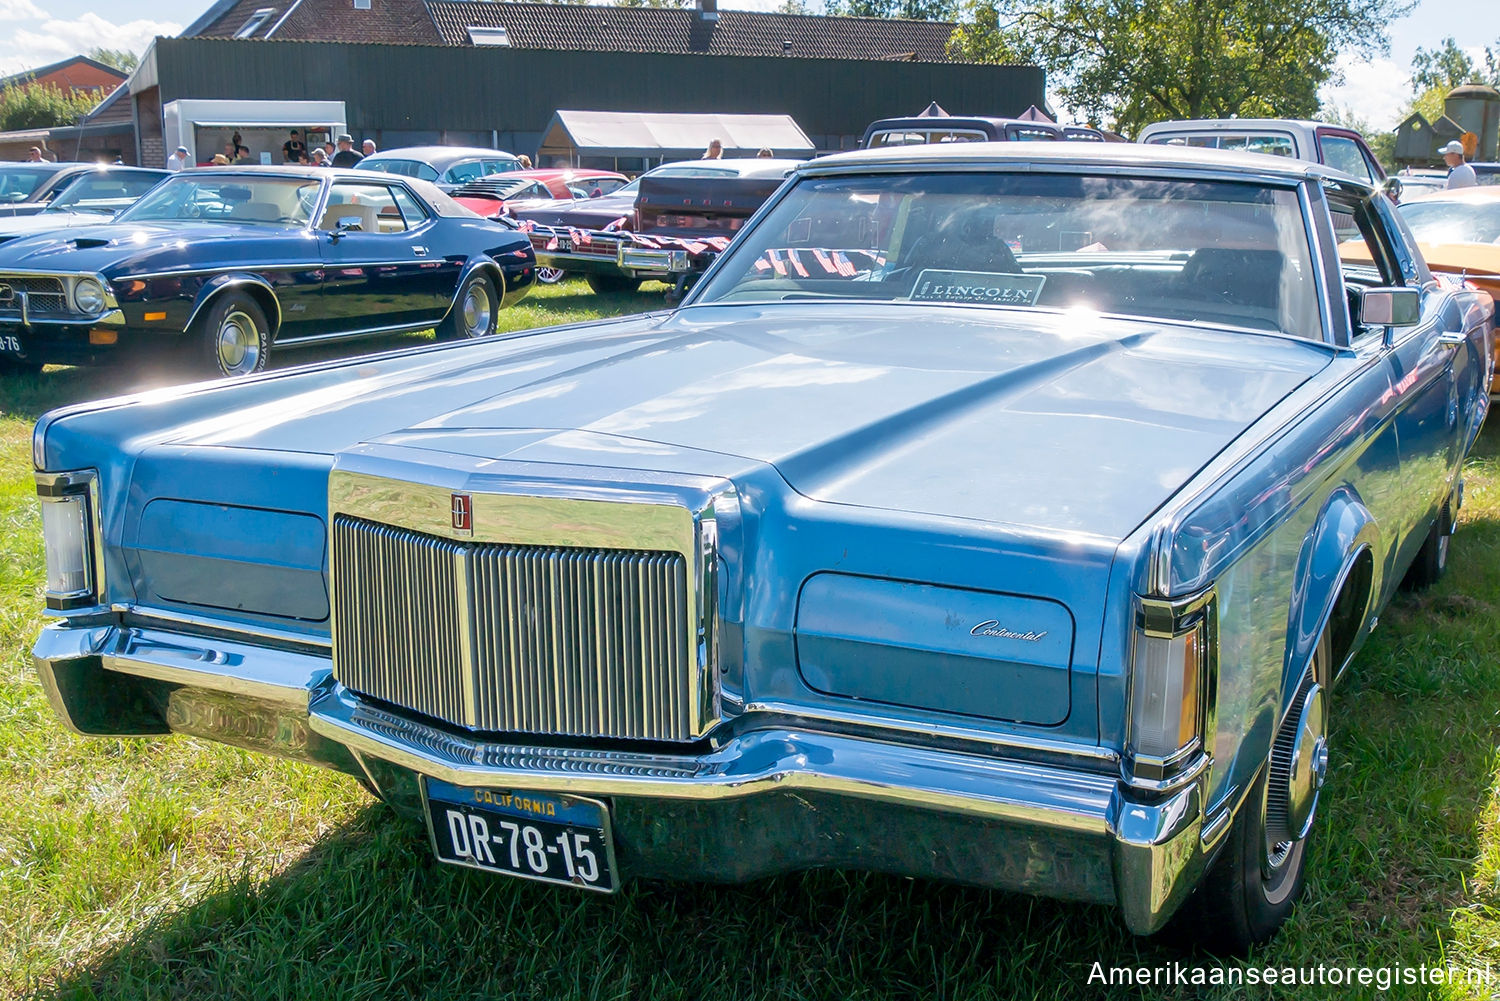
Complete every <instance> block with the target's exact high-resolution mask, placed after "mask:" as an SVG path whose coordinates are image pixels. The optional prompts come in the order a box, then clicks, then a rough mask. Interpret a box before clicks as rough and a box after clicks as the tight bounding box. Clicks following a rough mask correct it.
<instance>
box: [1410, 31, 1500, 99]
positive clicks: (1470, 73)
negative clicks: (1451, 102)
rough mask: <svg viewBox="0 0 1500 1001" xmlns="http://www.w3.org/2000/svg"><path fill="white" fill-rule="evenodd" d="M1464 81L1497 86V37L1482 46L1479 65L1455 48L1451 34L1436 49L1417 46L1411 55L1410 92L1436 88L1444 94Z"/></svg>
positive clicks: (1499, 75)
mask: <svg viewBox="0 0 1500 1001" xmlns="http://www.w3.org/2000/svg"><path fill="white" fill-rule="evenodd" d="M1466 83H1487V84H1489V85H1490V86H1491V87H1500V40H1496V42H1495V44H1494V46H1493V47H1492V46H1485V49H1484V65H1483V66H1482V67H1481V66H1479V65H1477V64H1476V63H1475V62H1474V60H1473V59H1471V58H1470V57H1469V54H1468V53H1467V52H1465V51H1464V50H1463V49H1461V48H1459V47H1458V43H1457V42H1456V41H1454V40H1453V37H1452V36H1451V35H1450V36H1449V37H1447V38H1445V39H1443V44H1442V45H1440V46H1438V47H1437V48H1435V49H1418V50H1417V52H1416V55H1414V56H1412V57H1411V92H1412V94H1414V95H1420V94H1422V93H1423V92H1424V91H1429V90H1433V89H1438V88H1441V89H1442V91H1443V92H1444V93H1447V92H1448V91H1450V90H1452V89H1453V88H1454V87H1457V86H1460V85H1461V84H1466Z"/></svg>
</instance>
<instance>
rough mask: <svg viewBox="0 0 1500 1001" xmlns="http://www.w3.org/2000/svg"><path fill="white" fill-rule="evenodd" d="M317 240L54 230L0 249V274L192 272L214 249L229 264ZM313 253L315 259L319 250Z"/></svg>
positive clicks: (150, 228) (261, 234)
mask: <svg viewBox="0 0 1500 1001" xmlns="http://www.w3.org/2000/svg"><path fill="white" fill-rule="evenodd" d="M18 221H19V220H18ZM0 225H3V223H0ZM313 238H314V237H313V234H312V233H311V232H310V231H308V230H303V229H282V228H279V227H273V226H255V225H248V226H234V225H222V224H217V223H200V222H174V223H116V222H110V223H107V224H106V225H96V226H89V227H88V228H87V229H86V230H85V231H83V232H81V233H79V232H74V231H72V230H71V229H50V228H49V230H48V231H47V232H44V233H38V234H36V235H35V236H27V237H23V238H20V239H16V240H11V241H9V242H7V243H5V244H3V245H0V268H7V267H14V268H37V269H52V268H56V269H58V270H61V271H104V272H106V273H108V274H110V275H111V277H115V276H116V273H123V272H125V271H129V270H131V269H132V267H133V266H134V265H138V264H147V265H149V266H150V267H151V268H153V269H159V270H169V269H171V268H174V267H191V266H193V264H194V263H195V262H196V263H197V264H198V265H200V266H201V264H202V263H203V262H204V261H205V260H207V259H209V257H210V255H212V254H215V252H214V251H212V250H210V249H209V246H210V245H213V244H217V245H219V246H221V247H222V248H223V253H222V256H223V257H224V258H225V259H228V260H235V261H240V260H253V259H254V258H256V257H257V256H260V255H263V254H266V253H273V251H272V250H271V249H270V248H272V247H284V246H285V245H286V243H287V241H289V240H298V239H305V240H308V241H312V240H313ZM283 253H284V251H283ZM309 253H311V254H312V255H313V256H314V257H316V254H317V249H316V246H314V247H313V248H312V249H311V250H310V251H309Z"/></svg>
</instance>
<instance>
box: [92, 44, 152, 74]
mask: <svg viewBox="0 0 1500 1001" xmlns="http://www.w3.org/2000/svg"><path fill="white" fill-rule="evenodd" d="M84 55H86V56H88V57H89V58H90V59H92V60H94V62H96V63H103V64H104V65H106V66H113V67H114V68H115V69H117V70H119V71H120V72H121V73H129V72H131V71H132V70H134V69H135V68H136V67H137V66H139V65H140V64H141V57H140V56H138V55H136V54H135V53H134V52H131V51H130V50H129V49H106V48H103V47H100V48H97V49H90V50H89V51H87V52H85V53H84Z"/></svg>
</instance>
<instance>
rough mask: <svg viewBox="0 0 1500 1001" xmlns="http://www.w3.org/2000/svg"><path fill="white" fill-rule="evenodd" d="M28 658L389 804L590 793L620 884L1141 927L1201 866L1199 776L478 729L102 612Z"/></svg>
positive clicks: (142, 725) (76, 699) (81, 720)
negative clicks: (1180, 781) (870, 878)
mask: <svg viewBox="0 0 1500 1001" xmlns="http://www.w3.org/2000/svg"><path fill="white" fill-rule="evenodd" d="M88 622H92V623H94V624H93V625H89V624H87V623H88ZM34 652H35V658H36V664H37V669H38V672H39V674H40V676H41V679H42V684H43V687H44V689H45V690H46V692H47V695H48V698H49V699H50V700H51V702H52V704H53V706H54V708H55V709H56V710H57V712H58V714H59V715H60V716H61V717H62V718H63V720H64V721H65V722H66V723H68V725H69V726H71V727H72V728H73V729H75V730H77V731H78V732H80V733H84V734H99V735H104V734H129V735H149V734H165V733H173V732H176V733H185V734H191V735H195V736H199V737H205V738H208V739H212V740H218V741H222V742H225V743H229V744H234V745H237V746H241V747H246V748H249V749H252V750H259V751H265V752H269V753H274V754H279V755H282V756H286V757H291V758H296V759H300V760H305V761H311V762H315V763H318V764H322V765H325V766H329V767H333V768H337V769H340V770H343V771H346V772H349V773H351V774H354V775H356V776H358V777H360V778H362V779H363V780H365V781H366V782H367V783H369V784H370V785H371V786H372V787H374V788H375V789H376V790H378V791H379V793H380V795H381V796H382V797H383V798H385V799H386V800H387V801H388V802H390V803H391V804H392V805H393V806H395V807H397V808H398V809H402V810H403V812H409V813H415V812H417V811H418V810H419V808H420V779H419V776H423V775H425V776H430V777H432V778H437V779H442V780H444V781H447V782H451V783H454V784H457V785H462V786H472V787H487V788H499V789H505V790H514V791H530V792H539V793H570V794H574V795H578V796H587V797H590V798H593V799H599V800H603V801H604V802H606V803H607V804H608V807H609V811H610V815H611V822H612V826H613V830H614V837H615V842H616V844H615V850H616V855H617V857H618V859H619V862H620V864H621V867H622V869H623V870H624V871H625V872H626V873H627V874H634V875H637V876H660V877H669V878H675V879H687V880H704V881H714V882H738V881H744V880H749V879H754V878H758V877H762V876H767V875H773V874H776V873H782V872H791V871H796V870H800V869H809V868H817V867H834V868H849V869H866V870H875V871H883V872H891V873H898V874H902V875H909V876H917V877H925V878H933V879H942V880H952V881H956V882H962V883H968V884H974V885H980V886H988V887H995V888H999V889H1006V890H1013V891H1019V892H1025V893H1034V894H1040V895H1045V896H1052V897H1058V898H1062V899H1069V900H1081V901H1092V902H1097V903H1104V904H1115V905H1117V906H1119V907H1120V909H1121V911H1122V912H1123V914H1124V917H1125V921H1126V923H1127V925H1128V926H1129V927H1130V928H1131V929H1132V930H1133V931H1135V932H1137V933H1142V934H1144V933H1149V932H1152V931H1155V930H1157V929H1158V928H1160V927H1161V925H1162V924H1163V923H1164V922H1165V921H1166V920H1167V918H1168V917H1170V916H1171V914H1172V913H1173V912H1174V911H1175V910H1176V908H1177V906H1178V905H1179V904H1180V903H1181V902H1182V900H1183V899H1184V898H1185V896H1186V895H1187V894H1188V893H1189V892H1190V891H1191V889H1192V887H1193V886H1194V885H1195V884H1196V883H1197V881H1198V877H1199V875H1200V874H1201V871H1202V869H1203V866H1204V864H1205V861H1206V853H1205V851H1204V849H1203V846H1202V842H1201V840H1200V838H1201V832H1202V828H1203V811H1202V804H1203V800H1202V794H1203V784H1202V779H1201V777H1200V778H1199V779H1197V780H1195V781H1193V782H1191V783H1189V784H1187V785H1186V786H1184V787H1182V788H1178V789H1176V790H1174V791H1172V792H1170V793H1168V794H1164V795H1160V796H1156V797H1149V798H1148V797H1144V796H1142V795H1141V794H1139V793H1137V792H1134V791H1131V790H1129V789H1127V788H1126V787H1125V786H1123V785H1122V784H1121V783H1120V781H1119V780H1118V776H1117V773H1116V772H1115V770H1114V768H1113V767H1112V766H1107V765H1106V763H1105V761H1104V760H1103V759H1101V760H1100V761H1099V762H1098V763H1097V764H1098V767H1097V769H1096V770H1092V771H1091V770H1085V769H1083V768H1075V767H1063V766H1059V765H1056V764H1044V763H1039V762H1027V761H1018V760H1011V759H1008V758H998V757H995V756H993V755H991V754H982V753H975V752H974V751H967V750H954V749H952V748H938V747H926V746H917V745H915V744H913V743H912V742H911V741H910V740H909V739H903V740H898V739H895V737H894V736H893V735H865V734H855V733H851V732H844V733H840V732H831V731H828V730H823V729H818V728H814V727H811V726H809V725H807V724H806V723H805V722H800V721H798V720H797V719H796V718H795V717H788V716H781V715H771V714H766V715H765V717H764V718H763V719H752V718H750V717H746V718H742V719H741V721H740V725H739V726H738V727H737V728H736V731H735V733H734V734H733V735H732V736H729V737H726V738H725V739H724V740H722V741H721V742H717V743H709V742H704V743H703V744H701V745H695V746H694V747H693V748H692V749H691V750H688V751H683V752H672V753H668V752H666V751H662V750H649V751H643V750H634V749H622V748H619V747H618V746H615V747H609V748H606V747H592V748H584V747H576V746H575V747H556V746H544V745H531V744H520V743H504V742H490V741H485V740H483V739H478V738H476V737H473V736H471V735H468V734H465V733H459V732H456V731H454V730H451V729H447V728H442V727H438V726H435V725H432V724H429V723H426V722H423V721H421V720H418V719H414V718H411V717H409V716H406V715H403V714H401V713H399V712H396V711H392V710H390V709H388V708H385V707H382V706H379V705H375V704H372V703H369V702H367V701H366V700H363V699H361V698H360V697H359V696H357V695H356V694H354V693H352V692H350V691H349V690H347V689H345V688H343V686H341V685H339V684H338V683H337V682H336V681H335V680H334V679H333V677H332V674H331V670H330V661H329V659H328V658H327V657H326V656H322V655H319V653H318V652H316V651H309V650H305V649H304V650H297V649H293V648H291V647H290V646H289V647H288V648H287V649H271V648H268V647H266V646H260V645H251V644H248V643H244V642H241V641H239V640H237V639H219V638H208V637H206V636H199V635H192V634H189V633H187V632H184V631H180V630H177V629H173V628H170V627H166V628H157V627H147V626H139V625H132V626H127V625H124V624H122V623H121V621H120V620H119V619H118V618H116V617H112V616H110V617H95V618H93V619H91V620H89V619H85V620H81V623H80V624H74V623H58V624H54V625H50V626H48V627H47V628H45V629H44V630H43V631H42V634H41V636H40V637H39V639H38V641H37V644H36V648H35V651H34ZM1199 774H1200V776H1201V772H1200V773H1199Z"/></svg>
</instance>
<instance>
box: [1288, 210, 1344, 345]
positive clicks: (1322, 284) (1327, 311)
mask: <svg viewBox="0 0 1500 1001" xmlns="http://www.w3.org/2000/svg"><path fill="white" fill-rule="evenodd" d="M1319 190H1321V189H1319ZM1297 204H1298V206H1299V207H1300V208H1301V210H1302V228H1303V230H1304V232H1306V233H1307V234H1308V238H1309V243H1308V248H1307V249H1308V253H1310V254H1312V269H1313V280H1314V281H1315V282H1317V286H1318V289H1319V293H1318V318H1319V319H1320V320H1321V321H1322V324H1323V341H1324V343H1326V344H1333V345H1338V338H1337V337H1335V336H1334V329H1333V313H1332V309H1333V307H1332V305H1331V304H1330V302H1329V297H1330V296H1331V295H1332V291H1333V284H1332V283H1331V282H1330V281H1329V278H1328V268H1327V264H1326V262H1325V260H1324V257H1323V254H1324V251H1325V250H1326V249H1327V248H1325V247H1324V246H1323V232H1322V230H1321V229H1320V228H1319V226H1318V217H1317V215H1316V210H1315V209H1314V207H1313V203H1312V196H1311V195H1310V194H1309V193H1308V185H1306V184H1299V185H1298V186H1297ZM1339 284H1340V286H1342V284H1343V281H1342V279H1340V283H1339ZM1345 308H1347V307H1345ZM1351 339H1352V338H1351ZM1338 346H1342V345H1338Z"/></svg>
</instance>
